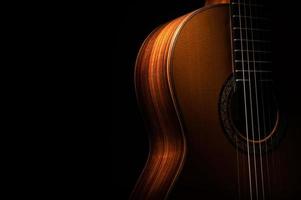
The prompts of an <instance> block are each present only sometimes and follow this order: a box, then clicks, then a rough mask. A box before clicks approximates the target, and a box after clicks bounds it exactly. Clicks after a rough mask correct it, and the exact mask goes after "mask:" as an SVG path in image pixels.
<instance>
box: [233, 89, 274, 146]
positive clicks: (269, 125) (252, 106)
mask: <svg viewBox="0 0 301 200" xmlns="http://www.w3.org/2000/svg"><path fill="white" fill-rule="evenodd" d="M245 87H246V88H245V90H244V87H243V85H242V84H239V85H238V84H237V85H236V90H235V92H234V93H233V97H232V100H231V103H230V106H231V108H230V113H231V119H232V123H233V125H234V127H235V128H236V129H237V131H238V132H239V134H240V136H241V137H242V138H244V139H246V140H249V141H257V142H261V141H264V140H265V139H267V138H268V137H271V136H272V134H273V133H274V132H275V128H276V126H277V121H278V119H279V116H278V114H279V113H278V108H277V103H276V100H275V95H274V92H273V89H272V85H270V84H267V83H265V84H264V85H263V84H261V83H258V86H257V88H255V86H251V87H249V86H248V84H246V85H245ZM250 93H251V95H250Z"/></svg>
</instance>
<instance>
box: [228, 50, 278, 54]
mask: <svg viewBox="0 0 301 200" xmlns="http://www.w3.org/2000/svg"><path fill="white" fill-rule="evenodd" d="M234 52H251V53H253V52H255V53H263V54H270V53H272V51H260V50H254V49H249V50H247V49H234Z"/></svg>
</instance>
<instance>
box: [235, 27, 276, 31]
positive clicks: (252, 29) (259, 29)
mask: <svg viewBox="0 0 301 200" xmlns="http://www.w3.org/2000/svg"><path fill="white" fill-rule="evenodd" d="M233 30H249V31H262V32H270V31H272V30H271V29H262V28H249V27H248V28H246V27H233Z"/></svg>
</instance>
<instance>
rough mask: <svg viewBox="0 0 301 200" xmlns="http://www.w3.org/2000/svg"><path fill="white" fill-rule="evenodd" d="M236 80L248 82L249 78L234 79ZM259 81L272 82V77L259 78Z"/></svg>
mask: <svg viewBox="0 0 301 200" xmlns="http://www.w3.org/2000/svg"><path fill="white" fill-rule="evenodd" d="M235 81H236V82H249V81H250V79H235ZM257 81H259V82H273V80H272V79H259V80H257Z"/></svg>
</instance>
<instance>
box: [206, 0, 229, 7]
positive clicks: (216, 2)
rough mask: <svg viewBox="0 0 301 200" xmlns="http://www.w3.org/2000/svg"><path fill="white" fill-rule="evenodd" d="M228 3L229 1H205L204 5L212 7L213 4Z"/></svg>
mask: <svg viewBox="0 0 301 200" xmlns="http://www.w3.org/2000/svg"><path fill="white" fill-rule="evenodd" d="M227 3H230V0H207V1H206V5H207V6H208V5H213V4H227Z"/></svg>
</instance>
